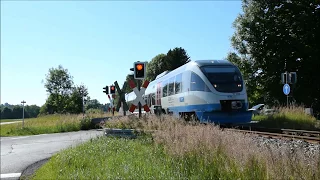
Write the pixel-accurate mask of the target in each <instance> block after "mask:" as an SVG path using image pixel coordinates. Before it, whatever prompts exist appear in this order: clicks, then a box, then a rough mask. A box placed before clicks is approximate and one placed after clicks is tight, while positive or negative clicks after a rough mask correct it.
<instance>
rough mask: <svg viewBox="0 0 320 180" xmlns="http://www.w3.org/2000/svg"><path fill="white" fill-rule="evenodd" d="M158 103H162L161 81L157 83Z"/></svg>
mask: <svg viewBox="0 0 320 180" xmlns="http://www.w3.org/2000/svg"><path fill="white" fill-rule="evenodd" d="M156 104H157V105H161V82H158V84H157V95H156Z"/></svg>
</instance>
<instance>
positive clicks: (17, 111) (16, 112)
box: [11, 105, 28, 119]
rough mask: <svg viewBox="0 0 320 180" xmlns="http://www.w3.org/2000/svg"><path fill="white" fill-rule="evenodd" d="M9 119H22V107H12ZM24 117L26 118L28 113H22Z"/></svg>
mask: <svg viewBox="0 0 320 180" xmlns="http://www.w3.org/2000/svg"><path fill="white" fill-rule="evenodd" d="M11 117H12V118H13V119H19V118H22V107H21V106H19V105H15V106H13V109H12V115H11ZM24 117H25V118H28V112H26V111H25V112H24Z"/></svg>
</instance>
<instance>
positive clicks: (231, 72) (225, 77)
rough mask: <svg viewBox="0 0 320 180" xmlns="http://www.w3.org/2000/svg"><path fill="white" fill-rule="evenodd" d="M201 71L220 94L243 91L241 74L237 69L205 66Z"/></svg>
mask: <svg viewBox="0 0 320 180" xmlns="http://www.w3.org/2000/svg"><path fill="white" fill-rule="evenodd" d="M201 70H202V72H203V73H204V74H205V75H206V77H207V78H208V80H209V81H210V83H211V84H212V86H213V87H214V88H215V89H216V90H217V91H219V92H226V93H234V92H240V91H242V89H243V80H242V77H241V73H240V71H239V70H238V69H237V68H235V67H232V66H229V67H223V66H221V67H219V66H205V67H202V68H201Z"/></svg>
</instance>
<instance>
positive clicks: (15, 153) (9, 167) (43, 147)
mask: <svg viewBox="0 0 320 180" xmlns="http://www.w3.org/2000/svg"><path fill="white" fill-rule="evenodd" d="M102 135H103V131H102V130H90V131H78V132H68V133H55V134H42V135H34V136H16V137H1V140H0V141H1V179H10V180H11V179H19V177H20V175H21V173H22V172H23V170H24V169H26V168H27V167H28V166H29V165H31V164H33V163H35V162H38V161H40V160H43V159H46V158H49V157H51V156H52V155H53V154H55V153H57V152H58V151H60V150H62V149H65V148H68V147H70V146H74V145H77V144H79V143H82V142H84V141H87V140H90V138H94V137H96V136H102Z"/></svg>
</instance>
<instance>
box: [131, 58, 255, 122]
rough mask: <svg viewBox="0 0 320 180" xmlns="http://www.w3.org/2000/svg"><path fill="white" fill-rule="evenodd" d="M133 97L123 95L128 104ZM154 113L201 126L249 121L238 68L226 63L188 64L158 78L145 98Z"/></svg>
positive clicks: (204, 61)
mask: <svg viewBox="0 0 320 180" xmlns="http://www.w3.org/2000/svg"><path fill="white" fill-rule="evenodd" d="M135 97H136V95H135V94H134V93H133V92H131V93H129V94H126V100H127V102H128V103H130V102H132V100H134V99H135ZM144 99H145V100H146V103H147V104H148V106H149V107H150V109H151V113H154V111H153V110H154V107H155V106H157V107H161V108H162V111H163V113H166V114H171V113H172V114H173V115H176V116H180V117H181V116H183V117H188V116H190V115H191V116H194V115H195V116H196V118H197V119H198V120H199V121H200V122H201V123H216V124H235V123H248V122H250V121H251V117H252V112H251V111H248V107H249V103H248V98H247V92H246V87H245V84H244V81H243V78H242V75H241V72H240V71H239V69H238V67H237V66H236V65H234V64H233V63H231V62H229V61H227V60H198V61H190V62H188V63H186V64H185V65H183V66H180V67H179V68H177V69H175V70H172V71H170V72H169V71H165V72H163V73H161V74H159V75H158V76H157V77H156V79H155V80H154V81H152V82H150V84H149V86H148V87H147V89H146V91H145V95H144Z"/></svg>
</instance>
